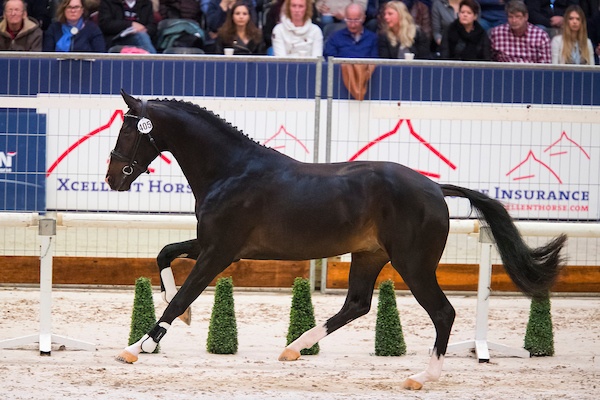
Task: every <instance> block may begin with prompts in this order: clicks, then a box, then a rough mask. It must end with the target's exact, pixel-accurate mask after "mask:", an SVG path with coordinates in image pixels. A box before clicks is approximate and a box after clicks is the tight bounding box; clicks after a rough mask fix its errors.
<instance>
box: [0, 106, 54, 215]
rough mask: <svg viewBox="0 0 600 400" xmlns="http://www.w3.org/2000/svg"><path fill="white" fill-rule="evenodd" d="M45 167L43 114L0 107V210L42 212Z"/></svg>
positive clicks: (43, 208)
mask: <svg viewBox="0 0 600 400" xmlns="http://www.w3.org/2000/svg"><path fill="white" fill-rule="evenodd" d="M45 170H46V117H45V115H40V114H37V113H36V110H32V109H6V108H4V109H0V211H31V212H43V211H45V208H46V187H45V182H46V179H45Z"/></svg>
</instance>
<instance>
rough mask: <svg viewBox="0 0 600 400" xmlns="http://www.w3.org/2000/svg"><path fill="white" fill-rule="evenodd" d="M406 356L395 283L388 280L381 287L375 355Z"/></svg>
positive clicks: (376, 324)
mask: <svg viewBox="0 0 600 400" xmlns="http://www.w3.org/2000/svg"><path fill="white" fill-rule="evenodd" d="M404 354H406V343H405V342H404V335H403V334H402V325H401V324H400V314H399V313H398V306H397V305H396V293H395V292H394V282H393V281H392V280H389V279H388V280H387V281H384V282H381V284H380V285H379V304H378V305H377V321H376V323H375V355H376V356H386V357H387V356H402V355H404Z"/></svg>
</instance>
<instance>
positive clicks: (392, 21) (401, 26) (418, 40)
mask: <svg viewBox="0 0 600 400" xmlns="http://www.w3.org/2000/svg"><path fill="white" fill-rule="evenodd" d="M383 20H384V21H385V24H384V25H383V26H382V27H381V30H380V33H379V46H378V47H379V57H381V58H400V59H403V58H405V54H406V53H413V54H414V55H415V58H417V59H427V58H429V41H428V40H427V37H426V36H425V34H423V32H422V31H421V29H420V28H419V27H418V26H417V25H415V23H414V21H413V19H412V16H411V15H410V13H409V12H408V9H407V8H406V5H405V4H404V3H402V2H400V1H390V2H388V3H386V5H385V8H384V11H383Z"/></svg>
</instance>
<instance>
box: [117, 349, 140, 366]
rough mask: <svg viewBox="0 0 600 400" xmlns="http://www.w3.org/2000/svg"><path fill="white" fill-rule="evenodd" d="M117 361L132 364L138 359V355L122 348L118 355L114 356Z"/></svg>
mask: <svg viewBox="0 0 600 400" xmlns="http://www.w3.org/2000/svg"><path fill="white" fill-rule="evenodd" d="M115 358H116V360H117V361H119V362H122V363H124V364H133V363H134V362H136V361H137V360H138V356H136V355H134V354H131V353H130V352H128V351H127V350H123V351H122V352H121V353H120V354H119V355H118V356H116V357H115Z"/></svg>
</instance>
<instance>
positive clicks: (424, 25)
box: [402, 0, 433, 42]
mask: <svg viewBox="0 0 600 400" xmlns="http://www.w3.org/2000/svg"><path fill="white" fill-rule="evenodd" d="M402 2H403V3H404V4H405V5H406V8H407V9H408V12H409V13H410V15H411V16H412V18H413V21H414V23H415V24H416V25H417V26H418V27H419V28H421V32H422V33H424V34H425V36H426V37H427V40H428V41H430V42H431V40H432V39H433V32H432V28H431V12H430V11H429V7H427V6H426V5H425V3H423V2H422V1H421V0H402Z"/></svg>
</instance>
